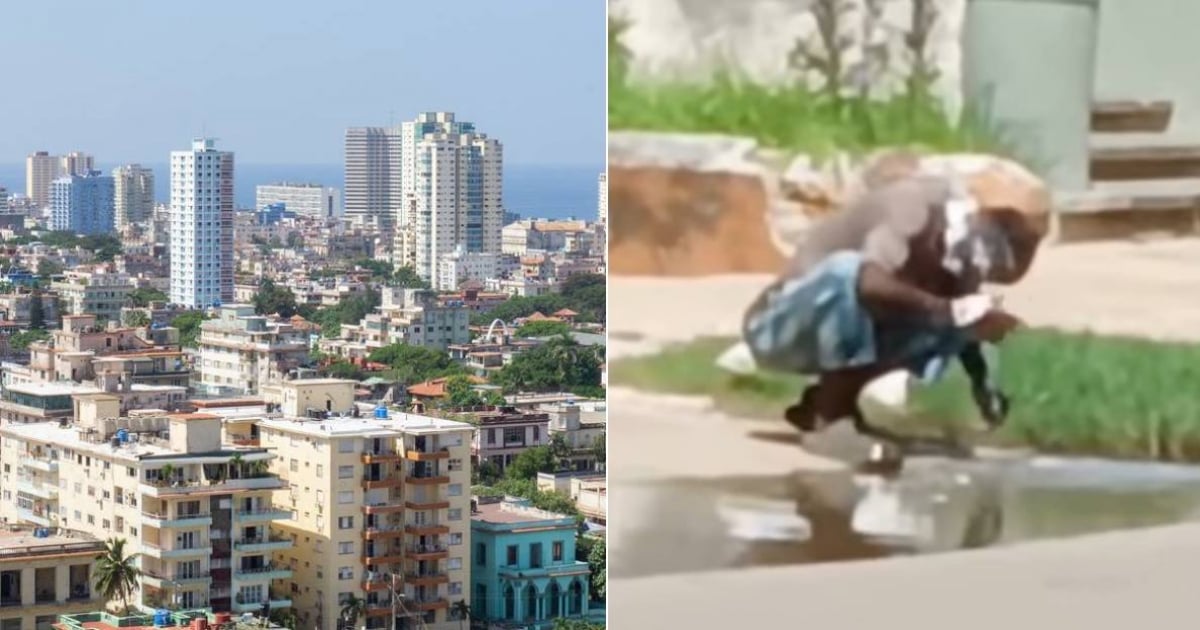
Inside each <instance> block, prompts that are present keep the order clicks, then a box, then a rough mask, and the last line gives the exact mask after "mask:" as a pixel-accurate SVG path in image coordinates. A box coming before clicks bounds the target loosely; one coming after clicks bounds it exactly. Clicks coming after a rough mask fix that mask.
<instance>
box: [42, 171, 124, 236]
mask: <svg viewBox="0 0 1200 630" xmlns="http://www.w3.org/2000/svg"><path fill="white" fill-rule="evenodd" d="M50 229H51V230H63V231H70V232H75V233H76V234H110V233H112V231H113V178H112V177H109V176H107V175H102V174H101V173H100V171H89V172H88V173H87V174H86V175H67V176H64V177H60V178H58V179H56V180H54V182H53V183H52V184H51V186H50Z"/></svg>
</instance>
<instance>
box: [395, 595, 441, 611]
mask: <svg viewBox="0 0 1200 630" xmlns="http://www.w3.org/2000/svg"><path fill="white" fill-rule="evenodd" d="M404 605H405V607H406V608H408V609H409V610H416V611H420V612H427V611H430V610H441V609H444V608H449V607H450V600H448V599H445V598H443V597H405V598H404Z"/></svg>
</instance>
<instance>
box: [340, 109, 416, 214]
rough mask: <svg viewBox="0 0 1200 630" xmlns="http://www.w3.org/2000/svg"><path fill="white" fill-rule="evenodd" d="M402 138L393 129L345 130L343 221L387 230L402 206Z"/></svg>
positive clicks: (362, 128)
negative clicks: (344, 207) (344, 216)
mask: <svg viewBox="0 0 1200 630" xmlns="http://www.w3.org/2000/svg"><path fill="white" fill-rule="evenodd" d="M400 140H401V137H400V129H399V128H396V127H352V128H350V129H347V130H346V145H345V148H346V158H345V159H346V165H345V168H346V201H345V203H346V217H347V218H349V219H351V220H353V221H354V222H356V223H358V224H359V225H377V226H379V227H381V228H383V229H385V230H390V229H391V228H392V227H393V226H394V225H395V217H396V213H397V212H398V210H399V208H400V202H401V184H400V181H401V176H402V175H401V171H402V169H401V141H400Z"/></svg>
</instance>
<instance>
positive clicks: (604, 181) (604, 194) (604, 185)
mask: <svg viewBox="0 0 1200 630" xmlns="http://www.w3.org/2000/svg"><path fill="white" fill-rule="evenodd" d="M599 189H600V198H599V199H598V200H597V204H596V205H597V210H598V212H597V216H596V218H597V220H598V221H600V222H601V223H608V173H600V181H599Z"/></svg>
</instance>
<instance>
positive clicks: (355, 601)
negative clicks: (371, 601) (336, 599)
mask: <svg viewBox="0 0 1200 630" xmlns="http://www.w3.org/2000/svg"><path fill="white" fill-rule="evenodd" d="M341 614H342V619H343V620H344V621H345V622H346V625H347V626H348V627H349V628H350V629H351V630H353V628H354V627H355V626H356V625H358V618H359V617H362V616H363V615H365V614H367V601H366V600H364V599H359V598H357V597H355V596H353V595H351V596H350V597H349V598H347V599H346V601H345V602H344V603H343V604H342V613H341Z"/></svg>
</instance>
